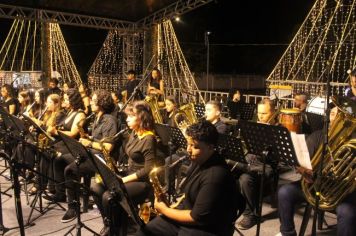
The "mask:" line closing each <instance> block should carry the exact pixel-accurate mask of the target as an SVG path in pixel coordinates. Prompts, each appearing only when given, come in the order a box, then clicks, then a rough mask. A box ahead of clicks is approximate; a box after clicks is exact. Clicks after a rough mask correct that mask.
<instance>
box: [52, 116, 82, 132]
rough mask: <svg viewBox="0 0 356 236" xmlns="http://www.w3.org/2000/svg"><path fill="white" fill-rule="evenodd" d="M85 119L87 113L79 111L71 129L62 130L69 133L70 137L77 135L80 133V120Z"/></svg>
mask: <svg viewBox="0 0 356 236" xmlns="http://www.w3.org/2000/svg"><path fill="white" fill-rule="evenodd" d="M83 119H85V115H84V113H82V112H81V113H78V114H77V115H76V116H75V118H74V121H73V124H72V127H71V129H70V131H62V132H63V133H64V134H65V135H68V136H69V137H72V138H73V137H75V136H77V135H78V134H79V129H78V123H79V122H80V121H82V120H83ZM55 132H56V134H58V132H57V130H56V131H55Z"/></svg>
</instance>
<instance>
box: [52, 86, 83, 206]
mask: <svg viewBox="0 0 356 236" xmlns="http://www.w3.org/2000/svg"><path fill="white" fill-rule="evenodd" d="M63 103H64V105H62V107H63V106H64V107H66V108H67V111H68V113H67V115H66V118H65V119H64V121H63V122H62V123H61V125H60V126H56V127H51V128H50V129H48V132H49V133H50V134H52V135H55V136H56V135H58V131H59V130H60V131H61V132H62V133H64V134H66V135H68V136H70V137H72V138H79V135H80V127H79V126H80V125H81V123H82V122H83V120H85V118H86V116H85V114H84V111H83V107H84V105H83V101H82V98H81V96H80V93H79V92H78V90H77V89H68V90H67V93H66V94H64V101H63ZM54 147H55V149H56V151H57V153H58V156H57V157H56V158H55V159H54V163H53V165H54V166H53V167H54V179H55V180H56V181H57V182H58V183H63V182H64V168H65V166H66V165H68V164H70V163H71V162H72V161H74V158H73V157H71V155H67V154H69V150H68V149H67V147H66V145H65V144H64V143H63V142H62V141H60V142H58V143H56V144H55V145H54ZM55 197H56V198H55V199H52V197H50V198H48V197H47V199H48V200H50V201H51V200H55V201H65V188H64V185H63V184H57V185H56V195H55Z"/></svg>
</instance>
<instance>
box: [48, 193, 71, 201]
mask: <svg viewBox="0 0 356 236" xmlns="http://www.w3.org/2000/svg"><path fill="white" fill-rule="evenodd" d="M43 198H44V199H46V200H47V201H48V202H66V196H65V195H57V194H54V195H43Z"/></svg>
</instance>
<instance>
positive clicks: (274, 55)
mask: <svg viewBox="0 0 356 236" xmlns="http://www.w3.org/2000/svg"><path fill="white" fill-rule="evenodd" d="M313 3H314V1H310V0H273V1H240V0H218V1H215V2H213V3H210V4H208V5H205V6H203V7H201V8H199V9H195V10H193V11H191V12H189V13H187V14H185V15H183V16H181V22H178V23H174V27H175V30H176V33H177V37H178V39H179V40H180V42H181V46H182V48H183V51H184V53H185V55H186V58H187V61H188V63H189V65H190V67H191V70H192V71H194V72H203V71H205V68H206V47H205V45H204V32H205V31H211V32H212V35H211V36H210V45H211V46H210V50H211V51H210V55H211V57H210V63H211V66H210V67H211V69H210V72H211V73H243V74H261V75H267V74H268V73H269V72H270V71H271V70H272V69H273V67H274V65H275V64H276V63H277V61H278V59H279V58H280V56H281V55H282V53H283V51H284V50H285V48H286V47H287V44H288V43H289V42H290V41H291V39H292V38H293V36H294V34H295V33H296V32H297V30H298V28H299V26H300V24H301V23H302V22H303V20H304V18H305V16H306V15H307V13H308V11H309V9H310V8H311V6H312V4H313ZM0 21H2V22H1V31H2V32H1V35H0V40H1V42H3V41H4V37H6V34H7V32H8V25H9V23H4V21H8V20H4V19H0ZM62 30H63V34H64V37H65V39H66V41H67V45H68V47H69V49H70V51H71V53H72V56H73V59H74V61H75V62H76V64H77V66H78V69H79V71H80V73H81V75H82V76H84V75H85V74H86V73H87V71H88V70H89V68H90V66H91V64H92V63H93V61H94V60H95V57H96V55H97V53H98V52H99V50H100V48H101V45H102V43H103V41H104V39H105V37H106V34H107V31H105V30H96V29H90V28H80V27H70V26H62ZM261 44H267V45H261ZM271 44H273V45H271ZM274 44H277V45H274ZM84 77H85V76H84Z"/></svg>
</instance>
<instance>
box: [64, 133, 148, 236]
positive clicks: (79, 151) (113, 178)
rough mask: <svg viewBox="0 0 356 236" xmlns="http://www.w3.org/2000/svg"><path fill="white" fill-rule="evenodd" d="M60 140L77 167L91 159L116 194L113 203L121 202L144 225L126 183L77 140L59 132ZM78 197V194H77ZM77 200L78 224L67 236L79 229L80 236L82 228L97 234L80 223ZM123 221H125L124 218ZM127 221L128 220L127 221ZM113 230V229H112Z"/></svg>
mask: <svg viewBox="0 0 356 236" xmlns="http://www.w3.org/2000/svg"><path fill="white" fill-rule="evenodd" d="M58 134H59V136H60V138H61V139H62V140H63V142H64V144H65V145H66V147H67V148H68V150H69V151H70V153H71V154H72V155H73V156H74V157H77V160H76V164H77V167H78V168H79V165H80V162H81V161H83V160H85V159H89V160H91V161H92V164H93V165H94V167H95V169H96V170H97V173H98V174H99V175H100V177H101V179H102V180H103V183H104V184H105V186H106V187H107V188H108V189H109V190H110V191H111V192H112V193H113V194H114V195H113V196H114V199H113V200H112V201H115V200H116V201H119V202H120V206H121V207H122V208H123V209H124V210H125V212H126V213H127V215H129V216H132V217H133V219H134V220H135V222H136V223H137V224H139V225H141V224H142V222H141V221H140V218H139V216H138V215H137V213H136V212H137V211H136V209H135V207H134V205H133V203H132V202H131V201H130V199H129V197H128V194H127V191H126V187H125V185H124V183H123V182H122V180H121V178H119V177H118V176H117V175H116V174H115V173H113V172H112V171H111V170H110V169H109V168H108V167H107V166H106V165H105V163H103V162H102V161H101V160H100V159H99V158H98V157H96V156H95V155H93V154H92V153H91V152H90V151H88V150H87V149H86V148H85V147H84V146H83V145H82V144H81V143H79V142H78V141H77V140H75V139H73V138H71V137H68V136H67V135H65V134H63V133H61V132H58ZM77 196H78V194H77ZM76 199H77V216H78V218H77V220H78V221H77V224H76V225H74V226H73V227H72V228H71V229H70V230H69V231H68V232H67V233H66V234H65V235H68V234H70V232H71V231H72V230H73V229H75V228H76V229H77V235H78V232H79V235H80V228H81V227H84V228H86V229H87V230H89V231H90V232H92V233H94V234H95V235H97V233H95V232H94V231H93V230H91V229H90V228H88V227H87V226H85V225H84V224H83V223H82V222H81V221H80V203H79V200H78V199H79V198H78V197H76ZM122 220H125V219H124V217H123V219H122ZM126 220H127V219H126ZM110 228H112V227H110ZM121 229H122V230H123V232H121V233H123V234H122V235H126V228H125V227H121Z"/></svg>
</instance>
